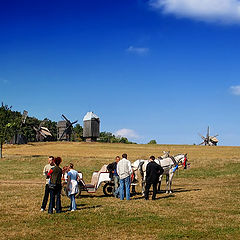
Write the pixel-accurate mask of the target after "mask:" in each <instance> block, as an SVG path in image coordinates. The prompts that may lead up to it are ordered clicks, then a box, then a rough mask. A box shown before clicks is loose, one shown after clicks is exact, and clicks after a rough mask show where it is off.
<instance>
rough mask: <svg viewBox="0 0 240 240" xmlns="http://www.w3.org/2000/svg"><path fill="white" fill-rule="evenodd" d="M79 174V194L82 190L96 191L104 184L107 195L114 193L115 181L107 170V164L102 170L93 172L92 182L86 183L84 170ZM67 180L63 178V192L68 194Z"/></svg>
mask: <svg viewBox="0 0 240 240" xmlns="http://www.w3.org/2000/svg"><path fill="white" fill-rule="evenodd" d="M78 174H79V181H78V187H79V193H78V194H77V196H79V195H81V192H82V191H86V192H88V193H95V192H96V191H97V190H98V189H99V187H100V186H101V185H103V193H104V195H106V196H111V195H112V194H113V186H114V183H113V181H112V180H111V178H110V177H109V172H108V171H107V165H103V166H102V168H101V169H100V171H95V172H93V174H92V180H91V183H89V184H88V183H85V181H84V180H83V174H82V172H78ZM66 186H67V180H66V178H64V179H63V183H62V194H63V195H67V189H66Z"/></svg>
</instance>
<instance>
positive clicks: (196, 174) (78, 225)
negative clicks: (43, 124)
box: [0, 143, 240, 240]
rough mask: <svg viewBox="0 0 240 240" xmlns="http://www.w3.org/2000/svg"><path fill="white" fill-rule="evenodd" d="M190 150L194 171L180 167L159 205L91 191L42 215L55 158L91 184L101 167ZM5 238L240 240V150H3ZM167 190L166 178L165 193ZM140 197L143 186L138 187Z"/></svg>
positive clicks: (0, 181)
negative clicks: (47, 172) (47, 173)
mask: <svg viewBox="0 0 240 240" xmlns="http://www.w3.org/2000/svg"><path fill="white" fill-rule="evenodd" d="M163 150H165V151H166V150H170V151H171V154H173V155H174V154H177V153H188V158H189V161H190V163H191V168H190V169H188V170H182V169H180V170H178V172H177V173H176V175H175V176H174V180H173V190H174V192H173V194H171V195H167V194H165V193H161V194H158V195H157V200H156V201H151V200H149V201H145V200H143V199H142V197H141V195H136V196H134V197H133V198H132V199H131V201H120V200H118V199H114V198H113V197H104V196H103V192H102V188H100V189H99V190H98V192H97V193H96V194H88V193H86V192H84V193H83V194H82V196H81V197H80V198H78V199H77V205H78V210H77V211H76V212H69V211H67V209H68V206H69V199H68V198H67V197H62V205H63V210H64V211H63V213H61V214H53V215H48V214H47V212H40V206H41V201H42V197H43V191H44V179H43V177H42V169H43V166H44V165H45V164H46V162H47V156H48V155H54V156H61V157H62V158H63V163H62V166H64V165H67V164H68V163H69V162H73V163H74V164H75V168H76V169H77V170H81V171H82V172H83V176H84V179H85V181H86V182H90V180H91V174H92V172H93V171H94V170H98V169H100V167H101V166H102V165H103V164H106V163H110V162H112V161H113V159H114V157H115V156H116V155H121V154H122V153H123V152H126V153H128V156H129V160H131V161H134V160H136V159H139V158H148V157H149V156H150V155H152V154H153V155H156V156H159V155H161V154H162V151H163ZM0 167H1V174H0V213H1V214H0V230H1V239H2V240H4V239H58V240H61V239H134V240H136V239H240V228H239V223H240V210H239V205H240V187H239V185H240V173H239V172H240V171H239V169H240V147H204V146H173V145H171V146H168V145H125V144H101V143H38V144H36V143H32V144H28V145H22V146H8V145H7V146H4V158H3V159H2V160H0ZM164 188H165V179H164V183H163V184H162V189H164ZM138 191H139V192H140V189H138Z"/></svg>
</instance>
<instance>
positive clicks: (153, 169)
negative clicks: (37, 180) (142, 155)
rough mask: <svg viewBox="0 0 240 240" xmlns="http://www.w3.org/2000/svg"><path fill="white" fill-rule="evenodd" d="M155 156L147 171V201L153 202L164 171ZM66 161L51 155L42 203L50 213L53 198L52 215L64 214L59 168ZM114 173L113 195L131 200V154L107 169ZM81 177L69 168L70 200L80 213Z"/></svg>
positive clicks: (44, 171)
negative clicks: (54, 212)
mask: <svg viewBox="0 0 240 240" xmlns="http://www.w3.org/2000/svg"><path fill="white" fill-rule="evenodd" d="M154 160H155V157H154V156H151V157H150V162H149V163H148V165H147V168H146V188H145V189H146V190H145V199H146V200H148V199H149V189H150V187H151V185H152V186H153V195H152V200H155V199H156V193H157V183H158V181H159V176H160V175H161V174H162V173H163V168H162V167H161V166H160V165H158V164H157V163H156V162H155V161H154ZM61 162H62V159H61V158H60V157H56V158H54V157H53V156H49V158H48V164H47V165H46V166H45V167H44V169H43V175H44V176H45V178H46V185H45V193H44V197H43V201H42V206H41V211H45V210H46V206H47V202H48V198H49V195H50V202H49V207H48V213H49V214H52V213H53V210H54V209H55V210H56V213H60V212H61V211H62V206H61V190H62V175H63V171H62V169H61V168H60V167H59V165H60V163H61ZM107 169H108V171H109V173H110V177H111V179H112V180H113V182H114V191H113V194H114V196H115V197H117V198H120V200H124V198H125V197H126V200H130V186H131V180H132V179H131V176H132V174H133V171H132V167H131V162H130V161H129V160H128V159H127V154H126V153H124V154H123V155H122V159H121V158H120V157H119V156H117V157H116V158H115V161H114V162H113V163H111V164H109V165H108V166H107ZM78 180H79V174H78V172H77V171H76V170H74V166H73V164H72V163H70V164H69V166H68V169H67V186H66V188H67V194H68V197H69V198H70V207H69V210H70V211H76V209H77V206H76V200H75V196H76V194H77V193H78V191H79V188H78Z"/></svg>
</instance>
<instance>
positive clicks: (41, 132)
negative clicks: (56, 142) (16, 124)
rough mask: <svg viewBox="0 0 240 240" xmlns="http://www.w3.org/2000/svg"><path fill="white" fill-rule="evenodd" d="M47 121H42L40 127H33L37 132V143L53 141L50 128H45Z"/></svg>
mask: <svg viewBox="0 0 240 240" xmlns="http://www.w3.org/2000/svg"><path fill="white" fill-rule="evenodd" d="M44 123H45V121H42V122H41V123H40V125H39V126H38V127H33V129H34V130H35V131H36V141H37V142H43V141H47V140H51V138H52V134H51V132H50V131H49V129H48V128H46V127H43V125H44Z"/></svg>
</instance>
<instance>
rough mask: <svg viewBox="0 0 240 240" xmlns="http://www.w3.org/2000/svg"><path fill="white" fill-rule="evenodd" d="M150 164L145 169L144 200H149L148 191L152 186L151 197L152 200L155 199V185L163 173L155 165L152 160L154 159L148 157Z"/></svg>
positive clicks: (160, 168)
mask: <svg viewBox="0 0 240 240" xmlns="http://www.w3.org/2000/svg"><path fill="white" fill-rule="evenodd" d="M149 160H150V162H149V163H148V164H147V168H146V190H145V199H146V200H148V198H149V189H150V187H151V185H153V195H152V200H155V199H156V194H157V184H158V182H159V177H160V175H161V174H162V173H163V168H162V167H161V166H160V165H159V164H157V163H156V162H155V161H154V160H155V157H154V156H151V157H150V159H149Z"/></svg>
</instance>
